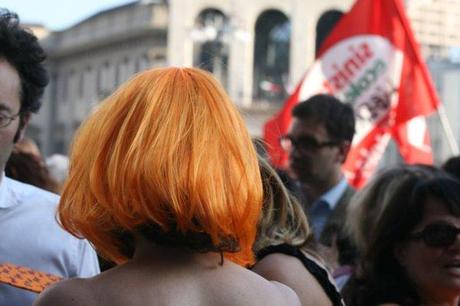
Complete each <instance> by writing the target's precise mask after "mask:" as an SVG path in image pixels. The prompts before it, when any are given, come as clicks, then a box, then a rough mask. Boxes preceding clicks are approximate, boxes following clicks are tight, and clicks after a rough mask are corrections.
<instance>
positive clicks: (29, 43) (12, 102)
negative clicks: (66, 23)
mask: <svg viewBox="0 0 460 306" xmlns="http://www.w3.org/2000/svg"><path fill="white" fill-rule="evenodd" d="M44 60H45V53H44V51H43V49H42V48H41V47H40V45H39V44H38V41H37V38H36V37H35V36H34V35H33V34H31V33H30V32H29V31H26V30H24V29H23V28H22V27H21V26H20V25H19V19H18V16H17V15H16V14H13V13H10V12H9V11H7V10H3V9H0V167H1V169H2V171H4V169H5V164H6V162H7V160H8V158H9V156H10V154H11V152H12V150H13V147H14V145H15V143H17V142H18V141H19V140H20V139H21V138H22V137H23V135H24V130H25V128H26V126H27V123H28V122H29V119H30V116H31V113H32V112H37V111H38V110H39V108H40V106H41V101H40V99H41V96H42V95H43V91H44V88H45V86H46V85H47V83H48V75H47V72H46V70H45V68H44V66H43V61H44ZM58 201H59V197H58V196H57V195H55V194H52V193H49V192H47V191H44V190H41V189H38V188H36V187H33V186H31V185H27V184H23V183H20V182H18V181H15V180H12V179H10V178H8V177H5V174H4V172H3V174H2V175H1V177H0V272H1V275H2V276H3V279H0V305H9V306H19V305H20V306H27V305H32V302H33V300H34V299H35V298H36V296H37V294H35V293H32V292H29V291H26V290H24V289H18V288H15V287H13V286H10V285H7V284H2V283H1V282H2V280H3V282H7V283H8V284H14V283H20V282H21V279H23V278H24V275H20V274H17V273H16V272H15V273H13V272H11V275H10V277H5V275H4V274H5V273H6V272H5V271H6V270H5V268H1V267H2V266H3V267H4V266H5V265H6V264H7V263H8V266H9V264H12V265H14V266H19V267H20V269H23V270H27V269H32V270H34V271H37V272H38V271H40V272H45V273H49V274H53V275H55V276H57V277H64V278H69V277H85V276H93V275H95V274H97V273H98V272H99V268H98V263H97V257H96V254H95V252H94V250H93V249H92V247H91V246H90V245H89V243H88V242H87V241H85V240H80V239H77V238H75V237H73V236H71V235H70V234H68V233H67V232H65V231H64V230H63V229H61V228H60V227H59V225H58V223H57V221H56V217H55V209H56V205H57V203H58ZM28 271H30V270H28ZM5 280H6V281H5ZM15 281H17V282H15ZM38 281H39V280H37V283H38ZM25 285H26V286H29V287H30V288H29V287H27V288H28V289H29V290H32V289H33V287H34V286H33V285H34V284H25ZM24 288H26V287H24Z"/></svg>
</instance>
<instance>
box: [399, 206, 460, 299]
mask: <svg viewBox="0 0 460 306" xmlns="http://www.w3.org/2000/svg"><path fill="white" fill-rule="evenodd" d="M426 201H427V202H426V204H425V211H424V216H423V218H422V220H421V222H420V223H419V224H418V225H417V226H416V227H415V228H414V230H413V231H412V234H413V235H415V237H417V238H415V239H412V240H409V241H408V242H407V243H405V244H404V245H403V246H402V247H401V249H400V250H399V251H397V252H396V253H397V254H396V256H397V258H398V260H399V262H400V263H401V265H402V266H403V267H404V268H405V269H406V271H407V274H408V275H409V277H410V278H411V279H412V281H413V282H414V283H415V284H416V285H417V287H418V289H419V292H420V295H421V296H422V297H424V296H425V297H429V298H435V299H436V298H438V297H439V298H443V297H448V296H453V295H454V296H455V295H460V238H459V236H458V235H457V234H458V232H456V230H455V229H454V228H452V227H450V226H453V227H455V228H460V218H459V217H455V216H453V215H452V214H450V212H449V211H448V210H447V208H446V207H445V205H444V204H443V203H442V202H441V201H440V200H439V199H436V198H428V199H427V200H426ZM443 228H444V230H440V229H443ZM449 228H450V229H451V230H452V233H453V235H450V236H451V238H452V239H451V241H449V240H450V239H446V236H449V235H447V233H448V232H449ZM454 237H455V238H454ZM449 243H451V244H450V245H446V244H449ZM429 244H431V246H429ZM436 244H437V245H436ZM442 245H445V246H442Z"/></svg>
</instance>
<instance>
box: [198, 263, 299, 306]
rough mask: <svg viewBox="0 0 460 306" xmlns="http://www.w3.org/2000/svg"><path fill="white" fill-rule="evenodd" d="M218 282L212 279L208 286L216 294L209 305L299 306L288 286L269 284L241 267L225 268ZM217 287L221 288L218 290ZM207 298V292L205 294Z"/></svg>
mask: <svg viewBox="0 0 460 306" xmlns="http://www.w3.org/2000/svg"><path fill="white" fill-rule="evenodd" d="M227 268H230V269H227V270H226V271H225V273H222V274H221V275H220V279H219V281H216V280H217V279H213V281H212V284H210V286H206V288H211V287H212V288H213V289H214V292H218V295H217V296H216V300H213V301H210V302H209V303H208V304H209V305H220V306H229V305H246V306H253V305H254V306H256V305H257V306H258V305H264V306H279V305H285V306H291V305H292V306H300V305H301V304H300V301H299V298H298V297H297V294H296V293H295V292H294V291H293V290H292V289H291V288H289V287H288V286H286V285H284V284H281V283H279V282H271V281H268V280H266V279H265V278H263V277H261V276H260V275H258V274H256V273H254V272H252V271H251V270H247V269H244V268H242V267H239V266H238V267H236V266H235V265H233V264H229V265H228V266H227ZM219 286H221V287H220V288H219ZM207 297H208V298H209V292H208V294H207Z"/></svg>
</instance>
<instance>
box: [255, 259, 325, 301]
mask: <svg viewBox="0 0 460 306" xmlns="http://www.w3.org/2000/svg"><path fill="white" fill-rule="evenodd" d="M253 271H254V272H256V273H257V274H259V275H260V276H262V277H264V278H265V279H267V280H270V281H276V282H280V283H282V284H285V285H287V286H289V288H292V289H293V290H294V291H295V293H296V294H297V295H298V297H299V299H300V301H301V302H302V305H315V306H323V305H324V306H329V305H332V302H331V300H330V299H329V297H328V296H327V294H326V292H325V291H324V289H323V288H322V286H321V285H320V283H319V282H318V280H317V279H316V278H315V277H314V276H313V275H312V274H311V273H310V272H309V271H308V270H307V269H306V268H305V267H304V265H303V264H302V262H301V261H300V260H299V259H297V258H296V257H293V256H289V255H285V254H280V253H273V254H270V255H267V256H265V257H264V258H263V259H262V260H260V261H259V262H257V264H256V265H255V266H254V268H253Z"/></svg>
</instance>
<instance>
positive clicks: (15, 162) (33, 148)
mask: <svg viewBox="0 0 460 306" xmlns="http://www.w3.org/2000/svg"><path fill="white" fill-rule="evenodd" d="M5 174H6V176H7V177H9V178H12V179H15V180H17V181H20V182H23V183H26V184H30V185H34V186H37V187H39V188H41V189H45V190H48V191H50V192H53V193H59V191H60V187H59V184H58V181H57V180H56V179H54V178H53V177H52V176H51V174H50V171H49V168H48V166H47V164H46V163H45V160H44V159H43V156H42V154H41V152H40V150H39V149H38V146H37V144H36V143H35V142H34V141H33V140H32V139H30V138H28V137H24V138H22V139H21V140H20V141H18V142H17V143H16V144H15V145H14V148H13V152H11V155H10V158H9V159H8V161H7V163H6V166H5Z"/></svg>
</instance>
